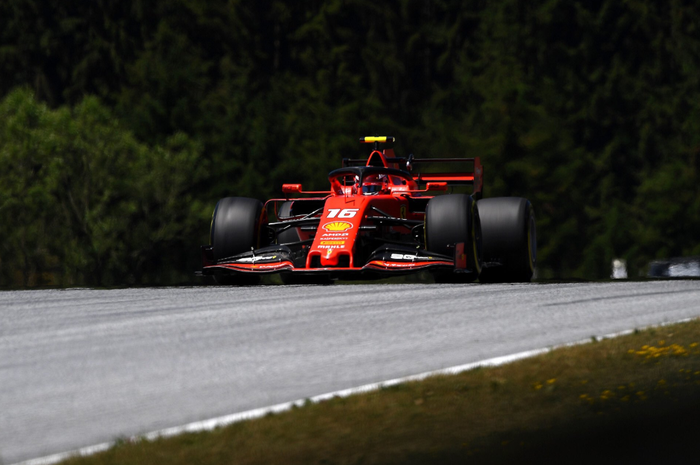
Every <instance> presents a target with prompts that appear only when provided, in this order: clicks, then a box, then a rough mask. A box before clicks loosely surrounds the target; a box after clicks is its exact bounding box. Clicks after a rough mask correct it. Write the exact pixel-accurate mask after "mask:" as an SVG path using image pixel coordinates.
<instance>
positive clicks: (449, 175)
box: [343, 150, 484, 199]
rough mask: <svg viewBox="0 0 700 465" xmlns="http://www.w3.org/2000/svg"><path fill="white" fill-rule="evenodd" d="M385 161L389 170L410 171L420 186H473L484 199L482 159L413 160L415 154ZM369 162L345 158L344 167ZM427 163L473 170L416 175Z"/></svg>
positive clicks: (475, 193)
mask: <svg viewBox="0 0 700 465" xmlns="http://www.w3.org/2000/svg"><path fill="white" fill-rule="evenodd" d="M387 152H389V150H385V151H384V153H385V154H386V155H393V153H387ZM391 152H393V150H391ZM384 159H385V160H386V163H387V164H388V165H389V166H388V168H395V169H399V170H403V171H408V172H409V173H410V174H411V176H412V177H413V179H414V180H415V181H416V182H417V183H418V184H419V185H421V184H427V183H429V182H445V183H447V185H448V186H463V185H471V186H473V195H474V197H475V198H477V199H480V198H481V197H482V194H483V190H484V179H483V176H484V168H483V167H482V166H481V159H480V158H479V157H474V158H413V154H411V155H409V156H408V158H405V157H392V156H387V157H384ZM367 160H368V159H367V158H364V159H362V158H343V167H349V166H364V165H366V164H367ZM427 163H450V164H452V163H454V164H467V165H468V168H471V170H468V171H459V172H436V173H432V172H426V173H418V172H416V173H414V169H415V168H416V165H424V164H427Z"/></svg>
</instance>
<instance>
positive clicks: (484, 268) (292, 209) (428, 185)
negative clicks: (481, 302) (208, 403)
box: [201, 137, 536, 284]
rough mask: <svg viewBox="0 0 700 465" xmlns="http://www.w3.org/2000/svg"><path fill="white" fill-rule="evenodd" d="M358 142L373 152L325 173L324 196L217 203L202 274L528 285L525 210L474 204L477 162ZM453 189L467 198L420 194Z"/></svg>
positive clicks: (239, 279)
mask: <svg viewBox="0 0 700 465" xmlns="http://www.w3.org/2000/svg"><path fill="white" fill-rule="evenodd" d="M360 141H361V142H364V143H371V144H374V150H372V152H371V153H370V155H369V157H368V158H367V159H366V160H365V159H362V160H355V159H344V160H343V167H342V168H339V169H336V170H334V171H331V172H330V174H329V175H328V177H329V181H330V190H328V191H323V192H305V191H304V190H303V189H302V186H301V185H300V184H284V185H283V186H282V191H283V193H284V194H285V195H286V198H284V199H272V200H268V201H267V202H266V203H265V204H263V203H262V202H260V201H259V200H256V199H250V198H244V197H226V198H223V199H221V200H219V202H218V203H217V204H216V208H215V209H214V214H213V217H212V223H211V245H209V246H203V247H202V255H203V266H202V271H201V275H213V276H214V277H215V278H216V280H217V282H219V283H221V284H250V283H254V282H257V281H258V280H259V277H260V275H262V274H269V273H279V274H281V276H282V280H283V281H284V282H285V283H296V282H321V283H323V282H329V281H331V280H333V279H338V278H340V279H371V278H381V277H387V276H395V275H400V274H405V273H410V272H416V271H422V270H425V271H429V272H431V273H432V274H433V275H434V277H435V280H436V281H438V282H469V281H475V280H477V279H479V280H480V281H481V282H523V281H530V280H531V278H532V275H533V272H534V269H535V257H536V238H535V217H534V212H533V208H532V205H531V204H530V202H528V201H527V200H526V199H523V198H517V197H500V198H492V199H481V194H482V187H483V181H482V179H483V178H482V177H483V168H482V166H481V163H480V160H479V158H424V159H421V158H413V155H409V156H408V157H406V158H399V157H396V156H395V154H394V151H393V149H391V148H388V147H389V145H390V144H391V143H392V142H393V141H394V138H393V137H363V138H361V139H360ZM380 144H382V145H384V146H385V148H384V149H383V150H380ZM429 163H432V164H435V163H437V164H440V165H442V166H445V165H448V164H462V165H464V164H466V165H468V166H469V167H470V168H471V171H468V172H456V173H445V172H429V171H426V172H419V170H418V167H419V166H423V167H425V166H429V165H428V164H429ZM433 166H434V165H433ZM461 186H467V187H468V186H471V193H449V194H443V195H435V196H433V195H428V192H439V191H448V190H453V191H454V190H459V189H460V187H461ZM292 196H293V197H292Z"/></svg>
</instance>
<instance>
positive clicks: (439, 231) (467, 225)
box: [425, 194, 481, 282]
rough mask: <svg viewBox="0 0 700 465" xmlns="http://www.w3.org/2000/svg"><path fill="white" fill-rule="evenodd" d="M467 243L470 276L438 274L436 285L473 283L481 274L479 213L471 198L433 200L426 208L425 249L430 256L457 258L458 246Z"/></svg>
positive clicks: (455, 197)
mask: <svg viewBox="0 0 700 465" xmlns="http://www.w3.org/2000/svg"><path fill="white" fill-rule="evenodd" d="M458 242H464V251H465V253H466V255H467V268H468V269H469V270H471V271H470V272H468V273H453V272H451V271H444V272H437V273H434V276H435V281H436V282H471V281H474V280H476V279H477V278H478V277H479V273H480V272H481V225H480V220H479V210H478V208H477V204H476V202H475V201H474V199H473V198H472V197H471V196H470V195H467V194H451V195H441V196H439V197H433V198H432V199H430V201H429V202H428V205H427V206H426V208H425V246H426V249H427V250H428V251H430V252H435V253H439V254H442V255H451V256H454V253H455V249H454V246H455V244H456V243H458Z"/></svg>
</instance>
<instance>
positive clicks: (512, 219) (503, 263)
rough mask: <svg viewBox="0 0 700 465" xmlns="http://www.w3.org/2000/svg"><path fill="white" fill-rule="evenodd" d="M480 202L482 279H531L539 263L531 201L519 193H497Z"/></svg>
mask: <svg viewBox="0 0 700 465" xmlns="http://www.w3.org/2000/svg"><path fill="white" fill-rule="evenodd" d="M478 205H479V213H480V215H481V231H482V234H483V247H484V248H483V254H484V264H485V266H484V269H483V270H482V272H481V277H480V278H479V279H480V280H481V282H491V283H494V282H500V283H512V282H530V280H532V276H533V274H534V272H535V266H536V264H537V231H536V225H535V212H534V209H533V208H532V204H531V203H530V202H529V201H528V200H527V199H523V198H520V197H496V198H492V199H483V200H480V201H479V202H478ZM498 264H500V265H498ZM490 265H491V266H490Z"/></svg>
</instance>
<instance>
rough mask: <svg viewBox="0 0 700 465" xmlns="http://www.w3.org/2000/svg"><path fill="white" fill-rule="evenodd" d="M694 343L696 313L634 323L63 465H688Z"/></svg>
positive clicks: (696, 361)
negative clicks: (529, 353)
mask: <svg viewBox="0 0 700 465" xmlns="http://www.w3.org/2000/svg"><path fill="white" fill-rule="evenodd" d="M699 342H700V321H692V322H689V323H684V324H680V325H673V326H667V327H662V328H657V329H653V330H645V331H638V332H635V334H632V335H629V336H625V337H620V338H615V339H610V340H604V341H600V342H592V343H589V344H585V345H579V346H574V347H568V348H562V349H557V350H555V351H552V352H550V353H548V354H545V355H541V356H538V357H534V358H531V359H527V360H523V361H520V362H516V363H512V364H508V365H504V366H501V367H496V368H488V369H487V368H480V369H475V370H471V371H468V372H465V373H462V374H459V375H453V376H436V377H431V378H429V379H427V380H425V381H421V382H411V383H404V384H400V385H396V386H392V387H390V388H385V389H381V390H379V391H375V392H371V393H368V394H364V395H356V396H351V397H347V398H335V399H332V400H329V401H326V402H321V403H318V404H311V403H309V404H307V405H305V406H303V407H298V408H293V409H292V410H291V411H289V412H286V413H282V414H276V415H269V416H267V417H264V418H260V419H257V420H251V421H246V422H241V423H237V424H234V425H231V426H228V427H226V428H220V429H217V430H215V431H211V432H201V433H192V434H183V435H181V436H176V437H172V438H167V439H158V440H155V441H145V440H143V441H136V442H130V441H122V442H121V443H120V444H118V445H116V446H114V447H113V448H111V449H110V450H108V451H105V452H103V453H100V454H96V455H93V456H90V457H82V458H72V459H70V460H68V461H66V462H65V463H71V464H135V465H140V464H143V465H145V464H163V463H167V464H183V465H185V464H187V465H191V464H202V465H223V464H276V463H279V464H292V465H293V464H434V463H439V464H511V463H536V462H539V463H557V464H559V463H567V464H570V463H573V464H579V463H580V464H584V463H595V464H601V463H636V464H638V463H655V464H657V463H693V462H695V459H693V458H692V457H694V456H695V455H696V454H697V451H696V448H695V441H696V439H697V437H698V434H700V346H699V345H698V343H699ZM105 421H108V420H107V419H106V420H105Z"/></svg>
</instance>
